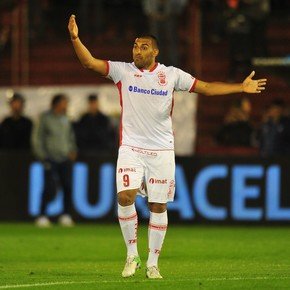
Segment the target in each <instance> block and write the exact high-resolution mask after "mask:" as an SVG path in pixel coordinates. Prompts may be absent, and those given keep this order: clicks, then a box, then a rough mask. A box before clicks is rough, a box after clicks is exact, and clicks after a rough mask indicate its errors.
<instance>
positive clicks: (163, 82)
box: [157, 71, 167, 86]
mask: <svg viewBox="0 0 290 290" xmlns="http://www.w3.org/2000/svg"><path fill="white" fill-rule="evenodd" d="M157 77H158V84H159V85H160V86H166V85H167V80H166V75H165V73H164V72H163V71H160V72H158V73H157Z"/></svg>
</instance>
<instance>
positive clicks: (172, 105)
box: [170, 91, 174, 117]
mask: <svg viewBox="0 0 290 290" xmlns="http://www.w3.org/2000/svg"><path fill="white" fill-rule="evenodd" d="M173 107H174V91H173V92H172V104H171V111H170V117H172V113H173Z"/></svg>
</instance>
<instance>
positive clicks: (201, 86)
mask: <svg viewBox="0 0 290 290" xmlns="http://www.w3.org/2000/svg"><path fill="white" fill-rule="evenodd" d="M254 75H255V72H254V71H252V72H251V74H250V75H249V76H248V77H246V78H245V80H244V81H243V82H242V83H234V84H230V83H223V82H203V81H200V80H197V82H196V85H195V88H194V92H196V93H199V94H203V95H207V96H214V95H226V94H234V93H249V94H259V93H261V92H262V91H263V90H265V86H266V83H267V79H259V80H253V76H254Z"/></svg>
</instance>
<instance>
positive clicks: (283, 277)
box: [0, 276, 290, 289]
mask: <svg viewBox="0 0 290 290" xmlns="http://www.w3.org/2000/svg"><path fill="white" fill-rule="evenodd" d="M287 279H290V276H282V277H271V276H261V277H228V278H227V277H216V278H194V279H174V280H170V279H164V280H158V282H189V281H242V280H245V281H246V280H287ZM151 281H152V280H149V279H147V280H140V281H137V280H129V279H122V280H112V281H110V280H107V281H106V280H104V281H59V282H44V283H33V284H14V285H0V289H13V288H25V287H45V286H56V285H70V284H109V283H113V284H114V283H136V282H138V283H142V282H151Z"/></svg>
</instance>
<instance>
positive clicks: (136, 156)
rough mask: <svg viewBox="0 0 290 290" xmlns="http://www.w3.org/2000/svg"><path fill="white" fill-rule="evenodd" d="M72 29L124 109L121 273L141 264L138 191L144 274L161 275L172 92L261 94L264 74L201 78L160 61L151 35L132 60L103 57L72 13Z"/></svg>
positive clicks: (171, 170)
mask: <svg viewBox="0 0 290 290" xmlns="http://www.w3.org/2000/svg"><path fill="white" fill-rule="evenodd" d="M68 30H69V33H70V37H71V40H72V44H73V47H74V49H75V52H76V55H77V56H78V58H79V60H80V62H81V64H82V65H83V66H84V67H85V68H88V69H91V70H93V71H95V72H96V73H97V74H99V75H101V76H104V77H107V78H109V79H111V80H112V81H114V83H115V84H116V85H117V87H118V89H119V93H120V103H121V107H122V111H121V112H122V114H121V123H120V147H119V155H118V161H117V169H116V179H117V192H118V217H119V222H120V226H121V231H122V234H123V237H124V241H125V244H126V247H127V260H126V264H125V267H124V270H123V272H122V276H123V277H130V276H133V275H134V274H135V271H136V269H138V268H140V265H141V261H140V258H139V255H138V250H137V226H138V220H137V213H136V209H135V198H136V195H137V194H141V195H147V196H148V205H149V209H150V221H149V230H148V238H149V255H148V260H147V268H146V276H147V277H148V278H152V279H158V278H162V276H161V275H160V272H159V269H158V257H159V254H160V251H161V248H162V244H163V241H164V237H165V233H166V229H167V224H168V221H167V202H168V201H173V198H174V189H175V181H174V174H175V160H174V138H173V132H172V122H171V114H172V109H173V92H174V91H189V92H196V93H200V94H205V95H210V96H213V95H223V94H231V93H242V92H245V93H261V91H262V90H264V89H265V85H266V79H259V80H253V79H252V78H253V76H254V74H255V73H254V72H252V73H251V74H250V75H249V76H248V77H247V78H246V79H245V80H244V81H243V82H242V83H236V84H227V83H221V82H211V83H208V82H204V81H201V80H197V79H196V78H195V77H193V76H191V75H190V74H188V73H186V72H184V71H182V70H181V69H178V68H175V67H172V66H165V65H163V64H160V63H158V62H156V58H157V56H158V53H159V50H158V43H157V40H156V38H155V37H154V36H151V35H146V36H142V37H139V38H136V39H135V42H134V44H133V51H132V52H133V62H132V63H125V62H115V61H106V60H101V59H97V58H95V57H93V56H92V55H91V53H90V52H89V51H88V49H87V48H86V47H85V46H84V45H83V44H82V42H81V40H80V38H79V35H78V27H77V24H76V17H75V16H74V15H72V16H71V17H70V19H69V23H68Z"/></svg>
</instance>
